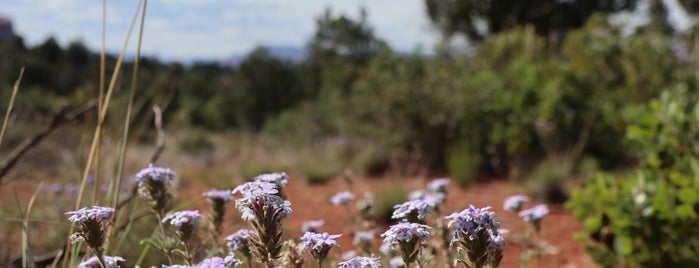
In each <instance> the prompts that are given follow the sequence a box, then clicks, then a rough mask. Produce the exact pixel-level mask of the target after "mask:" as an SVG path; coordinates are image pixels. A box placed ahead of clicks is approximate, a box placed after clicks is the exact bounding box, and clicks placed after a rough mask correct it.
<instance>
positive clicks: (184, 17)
mask: <svg viewBox="0 0 699 268" xmlns="http://www.w3.org/2000/svg"><path fill="white" fill-rule="evenodd" d="M3 1H8V2H6V3H4V4H3V9H2V11H0V12H4V15H6V16H8V17H10V18H11V19H12V20H13V21H14V26H15V31H17V32H18V33H19V34H20V35H22V36H23V37H25V40H26V42H27V43H28V44H29V45H36V44H39V43H41V42H43V41H44V40H45V39H46V38H47V37H48V36H50V35H54V36H56V38H57V40H58V41H59V42H60V43H61V44H63V45H66V44H67V43H68V42H70V41H72V40H76V39H79V40H82V41H84V42H85V43H86V44H87V45H88V47H90V48H92V49H98V48H99V47H100V46H101V44H100V38H101V29H102V28H101V27H102V1H94V0H93V1H78V0H41V1H40V0H3ZM137 2H138V1H121V0H120V1H108V3H107V8H108V10H107V45H106V46H107V49H108V50H110V51H112V52H117V51H119V50H120V49H121V46H122V43H123V41H124V38H125V36H126V32H127V29H128V27H129V23H130V22H131V18H132V16H133V14H134V11H135V7H136V3H137ZM360 6H364V7H366V9H367V11H368V14H369V17H368V21H369V23H370V25H372V26H373V27H374V30H375V33H376V34H377V35H378V36H379V37H381V38H384V39H386V40H387V41H388V42H389V44H391V45H392V46H393V47H394V48H396V49H399V50H403V51H406V50H411V49H413V48H414V47H415V46H417V44H419V43H422V44H423V45H427V46H429V45H431V43H432V40H435V38H436V35H435V34H432V33H431V31H430V30H429V22H428V21H427V18H426V16H425V15H424V11H423V8H424V7H423V2H422V1H421V0H406V1H400V0H384V1H349V0H347V1H339V0H306V1H301V0H296V1H293V0H288V1H278V0H236V1H233V0H151V1H149V2H148V9H147V12H148V13H147V17H146V27H145V29H144V30H145V35H144V40H143V51H144V53H145V54H148V55H157V56H159V57H162V58H165V59H192V58H222V57H228V56H230V55H231V54H239V53H245V52H247V51H250V50H251V49H253V48H254V47H255V46H256V45H270V46H303V45H304V44H305V43H306V42H307V41H308V40H309V38H310V37H311V36H312V34H313V31H314V27H315V19H316V18H317V16H319V15H320V14H322V12H324V11H325V9H326V8H331V9H332V10H333V12H334V14H339V13H342V14H346V15H349V16H350V17H353V18H357V17H358V14H359V7H360ZM131 39H132V41H131V45H132V47H131V48H132V49H131V51H133V44H134V42H135V40H134V39H135V34H134V36H132V37H131Z"/></svg>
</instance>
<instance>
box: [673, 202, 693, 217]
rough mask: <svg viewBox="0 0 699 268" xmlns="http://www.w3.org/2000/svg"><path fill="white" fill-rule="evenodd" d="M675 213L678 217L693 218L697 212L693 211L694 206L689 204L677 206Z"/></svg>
mask: <svg viewBox="0 0 699 268" xmlns="http://www.w3.org/2000/svg"><path fill="white" fill-rule="evenodd" d="M675 213H676V215H677V217H678V218H680V219H694V218H696V217H697V213H696V212H694V207H693V206H691V205H681V206H677V208H676V209H675Z"/></svg>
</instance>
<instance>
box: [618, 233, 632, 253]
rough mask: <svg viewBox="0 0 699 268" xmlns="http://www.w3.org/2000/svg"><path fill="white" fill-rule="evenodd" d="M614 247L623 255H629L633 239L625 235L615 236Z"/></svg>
mask: <svg viewBox="0 0 699 268" xmlns="http://www.w3.org/2000/svg"><path fill="white" fill-rule="evenodd" d="M614 248H615V249H616V251H617V252H620V253H621V254H623V255H629V254H631V252H633V241H632V240H631V238H629V237H626V236H621V235H620V236H617V237H616V239H614Z"/></svg>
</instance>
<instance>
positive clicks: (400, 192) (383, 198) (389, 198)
mask: <svg viewBox="0 0 699 268" xmlns="http://www.w3.org/2000/svg"><path fill="white" fill-rule="evenodd" d="M405 201H408V195H407V194H406V193H405V190H404V189H403V188H402V187H400V186H397V187H395V188H391V189H387V190H383V191H381V192H379V193H377V194H376V201H375V202H376V203H375V210H374V211H375V214H374V215H375V216H376V222H382V223H389V222H391V221H393V219H391V216H392V215H393V206H395V205H398V204H400V203H403V202H405Z"/></svg>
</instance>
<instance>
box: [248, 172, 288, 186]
mask: <svg viewBox="0 0 699 268" xmlns="http://www.w3.org/2000/svg"><path fill="white" fill-rule="evenodd" d="M252 180H253V181H261V182H269V183H274V184H275V185H277V186H279V187H282V186H284V185H286V183H287V182H288V180H289V175H286V172H279V173H267V174H261V175H257V176H255V177H254V178H252Z"/></svg>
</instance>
